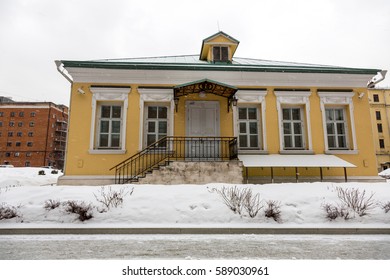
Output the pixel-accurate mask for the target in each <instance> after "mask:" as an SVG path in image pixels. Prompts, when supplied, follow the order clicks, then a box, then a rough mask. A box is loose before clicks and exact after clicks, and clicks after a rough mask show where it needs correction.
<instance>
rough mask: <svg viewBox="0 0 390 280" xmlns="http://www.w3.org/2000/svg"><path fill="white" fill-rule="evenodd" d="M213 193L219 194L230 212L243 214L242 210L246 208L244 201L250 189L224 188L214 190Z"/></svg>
mask: <svg viewBox="0 0 390 280" xmlns="http://www.w3.org/2000/svg"><path fill="white" fill-rule="evenodd" d="M211 192H216V193H218V194H219V195H220V196H221V197H222V200H223V202H224V203H225V205H226V206H227V207H229V209H230V210H232V211H233V212H234V213H238V214H240V215H241V214H242V209H243V207H244V200H245V197H246V196H247V192H248V188H242V189H241V188H237V186H234V187H229V188H228V187H222V189H216V188H213V189H212V190H211Z"/></svg>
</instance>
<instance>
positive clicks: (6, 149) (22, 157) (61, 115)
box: [0, 102, 68, 169]
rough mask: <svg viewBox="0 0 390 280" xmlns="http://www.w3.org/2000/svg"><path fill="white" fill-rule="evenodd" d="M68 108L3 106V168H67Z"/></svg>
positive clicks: (0, 118) (34, 104)
mask: <svg viewBox="0 0 390 280" xmlns="http://www.w3.org/2000/svg"><path fill="white" fill-rule="evenodd" d="M67 123H68V107H66V106H64V105H56V104H54V103H51V102H7V103H0V164H5V163H9V164H12V165H14V166H15V167H22V166H32V167H33V166H47V165H50V166H54V167H56V168H59V169H62V168H63V164H64V154H65V143H66V129H67Z"/></svg>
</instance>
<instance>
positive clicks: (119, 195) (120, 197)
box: [93, 186, 134, 210]
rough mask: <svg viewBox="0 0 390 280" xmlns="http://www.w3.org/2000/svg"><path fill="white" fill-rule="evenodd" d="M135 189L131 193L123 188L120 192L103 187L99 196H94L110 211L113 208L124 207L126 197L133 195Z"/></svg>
mask: <svg viewBox="0 0 390 280" xmlns="http://www.w3.org/2000/svg"><path fill="white" fill-rule="evenodd" d="M133 191H134V188H132V189H131V191H129V190H127V188H125V187H123V188H121V189H120V190H119V191H116V190H113V189H112V188H111V186H110V187H108V188H107V189H106V188H105V187H101V189H100V191H99V196H98V195H96V194H95V193H94V194H93V195H94V196H95V198H96V200H97V201H98V202H100V203H101V204H103V206H104V207H106V209H107V210H108V209H110V208H111V207H115V208H117V207H118V206H119V205H122V204H123V202H124V198H125V196H126V195H132V194H133Z"/></svg>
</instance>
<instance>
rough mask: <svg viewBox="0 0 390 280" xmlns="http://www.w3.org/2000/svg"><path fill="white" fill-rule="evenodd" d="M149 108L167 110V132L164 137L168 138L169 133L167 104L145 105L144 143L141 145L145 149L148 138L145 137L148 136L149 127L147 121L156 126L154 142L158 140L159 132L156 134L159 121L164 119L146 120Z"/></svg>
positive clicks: (168, 108) (168, 107) (168, 109)
mask: <svg viewBox="0 0 390 280" xmlns="http://www.w3.org/2000/svg"><path fill="white" fill-rule="evenodd" d="M149 107H157V108H158V107H165V108H167V118H166V119H165V120H166V122H167V131H166V136H168V132H169V127H170V125H169V115H170V111H171V110H170V106H169V104H167V103H146V104H145V120H144V133H145V135H144V143H143V147H144V148H146V147H147V146H148V143H147V142H148V137H147V135H148V134H149V131H148V125H149V121H152V122H154V123H155V124H156V125H155V129H156V131H155V132H154V133H153V134H155V135H156V141H158V140H159V137H158V136H159V132H158V128H159V123H160V121H162V120H164V119H160V118H153V119H149V118H148V112H149Z"/></svg>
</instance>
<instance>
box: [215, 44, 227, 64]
mask: <svg viewBox="0 0 390 280" xmlns="http://www.w3.org/2000/svg"><path fill="white" fill-rule="evenodd" d="M213 60H214V62H227V61H229V49H228V47H219V46H216V47H213Z"/></svg>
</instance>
